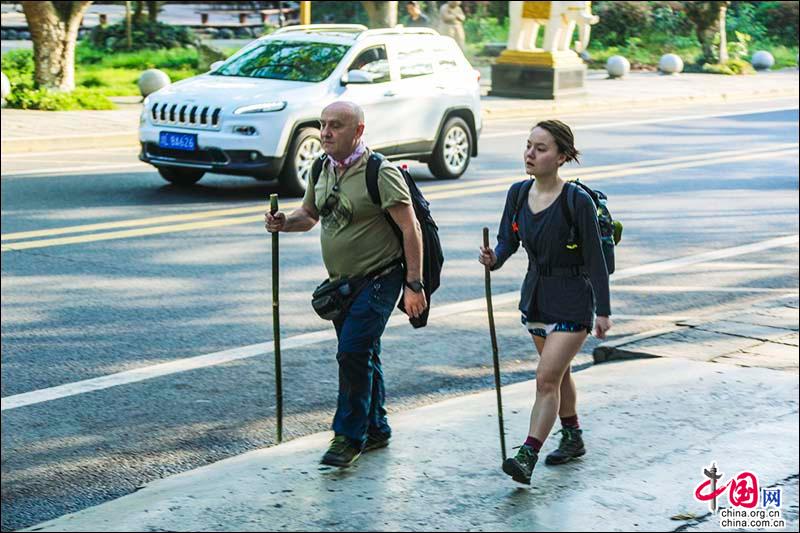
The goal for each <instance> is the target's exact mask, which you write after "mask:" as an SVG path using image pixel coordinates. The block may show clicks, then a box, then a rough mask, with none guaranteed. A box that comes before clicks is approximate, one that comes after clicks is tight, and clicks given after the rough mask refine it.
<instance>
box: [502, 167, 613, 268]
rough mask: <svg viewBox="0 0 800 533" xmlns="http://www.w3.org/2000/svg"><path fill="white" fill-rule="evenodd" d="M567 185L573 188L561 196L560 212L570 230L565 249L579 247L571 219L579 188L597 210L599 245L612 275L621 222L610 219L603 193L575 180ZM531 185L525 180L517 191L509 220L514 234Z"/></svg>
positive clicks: (575, 229)
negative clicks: (512, 213)
mask: <svg viewBox="0 0 800 533" xmlns="http://www.w3.org/2000/svg"><path fill="white" fill-rule="evenodd" d="M569 184H572V185H573V186H572V187H570V190H568V191H566V194H562V195H561V210H562V211H563V212H564V216H565V217H566V218H567V223H568V224H569V228H570V229H569V239H568V240H567V248H568V249H570V250H574V249H576V248H578V246H579V245H580V241H579V236H578V228H577V227H576V226H575V221H574V220H573V217H572V213H573V211H574V210H575V198H576V196H577V194H578V187H580V188H581V189H583V190H584V191H586V193H587V194H588V195H589V196H590V197H591V199H592V201H593V202H594V205H595V207H596V208H597V221H598V223H599V225H600V243H601V244H602V247H603V257H604V258H605V261H606V270H608V273H609V274H613V273H614V248H615V247H616V245H617V244H619V242H620V241H621V240H622V222H620V221H619V220H614V219H613V218H612V216H611V211H609V210H608V206H607V205H606V203H607V201H608V197H607V196H606V195H605V194H604V193H602V192H601V191H596V190H594V189H592V188H591V187H589V186H587V185H585V184H584V183H581V181H580V180H577V179H576V180H574V181H568V182H567V184H566V185H564V186H565V187H567V186H568V185H569ZM532 185H533V180H532V179H530V180H526V181H525V182H523V183H522V184H521V185H520V187H519V188H518V189H517V197H516V202H515V208H514V215H513V218H512V220H511V227H512V229H513V230H514V232H517V231H518V228H519V226H518V224H517V218H518V217H519V212H520V209H522V206H523V205H524V202H526V201H527V199H528V193H529V192H530V190H531V186H532Z"/></svg>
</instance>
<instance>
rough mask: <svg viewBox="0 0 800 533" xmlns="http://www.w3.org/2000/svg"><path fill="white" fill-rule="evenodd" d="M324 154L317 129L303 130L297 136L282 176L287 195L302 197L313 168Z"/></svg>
mask: <svg viewBox="0 0 800 533" xmlns="http://www.w3.org/2000/svg"><path fill="white" fill-rule="evenodd" d="M321 152H322V143H321V142H320V138H319V130H318V129H317V128H303V129H301V130H300V131H299V132H297V135H295V137H294V140H292V144H291V145H290V146H289V153H288V154H287V157H286V162H285V163H284V164H283V172H282V174H281V187H282V189H283V191H284V192H285V193H286V194H289V195H291V196H302V195H303V194H304V193H305V192H306V185H307V184H308V181H309V180H310V179H311V167H312V166H313V165H314V160H315V159H316V158H317V157H319V154H320V153H321Z"/></svg>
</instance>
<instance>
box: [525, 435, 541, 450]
mask: <svg viewBox="0 0 800 533" xmlns="http://www.w3.org/2000/svg"><path fill="white" fill-rule="evenodd" d="M542 444H544V443H543V442H542V441H540V440H539V439H537V438H536V437H531V436H528V438H527V439H525V446H528V447H530V448H533V451H535V452H536V453H539V450H541V449H542Z"/></svg>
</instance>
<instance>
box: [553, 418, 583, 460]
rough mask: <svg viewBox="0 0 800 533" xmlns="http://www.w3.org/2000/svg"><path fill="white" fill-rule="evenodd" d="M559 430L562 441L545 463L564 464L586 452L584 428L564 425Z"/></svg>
mask: <svg viewBox="0 0 800 533" xmlns="http://www.w3.org/2000/svg"><path fill="white" fill-rule="evenodd" d="M558 432H559V433H561V442H560V443H559V444H558V449H557V450H555V451H554V452H552V453H551V454H550V455H548V456H547V458H545V460H544V463H545V464H547V465H563V464H564V463H568V462H570V461H572V460H573V459H576V458H578V457H580V456H582V455H584V454H585V453H586V448H584V447H583V438H582V437H581V434H582V433H583V430H581V429H578V428H571V427H563V428H561V429H560V430H559V431H558Z"/></svg>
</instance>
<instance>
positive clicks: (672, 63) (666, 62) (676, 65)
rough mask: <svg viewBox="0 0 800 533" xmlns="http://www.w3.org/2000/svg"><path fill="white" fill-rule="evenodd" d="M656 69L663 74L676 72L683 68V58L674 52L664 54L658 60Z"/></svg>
mask: <svg viewBox="0 0 800 533" xmlns="http://www.w3.org/2000/svg"><path fill="white" fill-rule="evenodd" d="M658 70H660V71H661V72H663V73H664V74H678V73H679V72H681V71H682V70H683V60H682V59H681V58H680V57H679V56H677V55H675V54H664V55H663V56H661V59H660V60H659V61H658Z"/></svg>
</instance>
